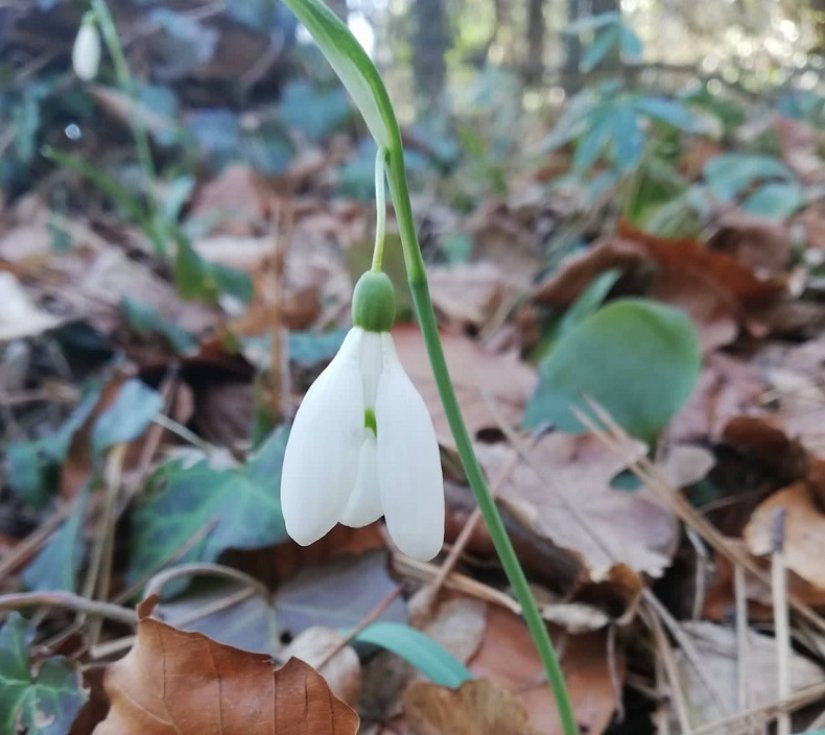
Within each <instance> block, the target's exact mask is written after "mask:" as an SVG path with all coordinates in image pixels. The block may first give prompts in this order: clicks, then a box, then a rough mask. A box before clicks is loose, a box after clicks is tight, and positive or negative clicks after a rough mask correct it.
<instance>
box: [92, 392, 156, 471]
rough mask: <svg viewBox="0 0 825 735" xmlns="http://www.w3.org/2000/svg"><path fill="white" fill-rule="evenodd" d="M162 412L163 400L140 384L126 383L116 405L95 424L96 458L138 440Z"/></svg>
mask: <svg viewBox="0 0 825 735" xmlns="http://www.w3.org/2000/svg"><path fill="white" fill-rule="evenodd" d="M161 409H163V396H161V395H160V393H158V392H157V391H156V390H152V389H151V388H150V387H149V386H147V385H146V384H145V383H142V382H140V381H139V380H127V381H126V382H125V383H124V384H123V385H122V386H121V387H120V390H119V391H118V394H117V398H115V402H114V403H113V404H112V405H111V406H109V408H107V409H106V411H104V412H103V413H102V414H101V415H100V416H99V417H98V419H97V421H96V422H95V426H94V429H93V430H92V449H93V451H94V453H95V454H96V455H99V454H101V453H102V452H104V451H106V450H107V449H109V447H113V446H114V445H115V444H126V443H128V442H130V441H133V440H135V439H137V438H138V437H139V436H140V435H141V434H142V433H143V432H144V431H146V429H147V428H148V426H149V424H150V423H152V419H153V418H155V416H156V415H157V414H158V413H159V412H160V411H161Z"/></svg>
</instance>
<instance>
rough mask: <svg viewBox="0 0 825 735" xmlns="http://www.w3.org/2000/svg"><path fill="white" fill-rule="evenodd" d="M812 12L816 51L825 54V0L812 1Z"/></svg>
mask: <svg viewBox="0 0 825 735" xmlns="http://www.w3.org/2000/svg"><path fill="white" fill-rule="evenodd" d="M811 10H812V11H813V13H812V15H813V21H814V32H815V34H816V43H815V47H814V51H816V52H817V53H820V54H821V53H823V52H825V0H811Z"/></svg>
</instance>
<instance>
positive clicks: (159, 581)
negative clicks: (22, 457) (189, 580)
mask: <svg viewBox="0 0 825 735" xmlns="http://www.w3.org/2000/svg"><path fill="white" fill-rule="evenodd" d="M201 574H206V575H210V576H213V577H225V578H226V579H232V580H234V581H236V582H241V583H242V584H244V585H246V586H247V587H249V588H250V589H252V590H254V591H255V592H256V593H257V594H258V596H259V597H261V599H263V600H264V601H265V602H266V604H267V605H268V606H269V607H272V594H271V593H270V591H269V589H268V588H267V587H266V585H264V584H263V583H262V582H261V581H260V580H258V579H255V577H253V576H251V575H249V574H247V573H246V572H242V571H240V570H239V569H235V568H234V567H227V566H224V565H223V564H208V563H206V562H193V563H191V564H181V565H180V566H177V567H171V568H169V569H164V570H163V571H162V572H159V573H158V574H156V575H155V576H154V577H152V579H150V580H149V582H148V583H147V584H146V592H145V596H146V597H151V596H152V595H160V593H161V591H162V590H163V588H164V587H165V586H166V585H167V584H169V582H172V581H173V580H176V579H181V578H182V577H194V576H197V575H201Z"/></svg>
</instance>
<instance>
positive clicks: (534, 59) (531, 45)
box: [524, 0, 545, 84]
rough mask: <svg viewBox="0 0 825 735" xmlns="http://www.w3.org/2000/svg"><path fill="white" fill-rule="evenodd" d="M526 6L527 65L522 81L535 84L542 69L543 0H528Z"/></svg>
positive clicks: (539, 77) (539, 78)
mask: <svg viewBox="0 0 825 735" xmlns="http://www.w3.org/2000/svg"><path fill="white" fill-rule="evenodd" d="M528 2H529V5H528V7H527V66H526V67H525V70H524V81H525V82H527V83H528V84H535V83H536V82H538V81H540V80H541V76H542V72H543V71H544V36H545V22H544V0H528Z"/></svg>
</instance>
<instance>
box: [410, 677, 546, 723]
mask: <svg viewBox="0 0 825 735" xmlns="http://www.w3.org/2000/svg"><path fill="white" fill-rule="evenodd" d="M404 709H405V712H406V715H407V722H408V723H409V724H410V726H411V727H412V730H413V732H414V733H415V734H416V735H538V730H536V729H535V728H533V727H532V726H531V725H530V723H529V722H528V720H527V713H526V712H525V710H524V707H523V706H522V704H521V703H520V702H519V701H518V699H516V698H515V697H514V696H513V695H512V694H510V693H509V692H507V691H506V690H504V689H502V688H501V687H500V686H497V685H496V684H494V683H493V682H491V681H488V680H487V679H477V680H475V681H468V682H465V683H464V684H462V685H461V687H460V688H459V689H457V690H451V689H447V688H446V687H440V686H436V685H435V684H430V683H428V682H419V683H417V684H413V685H412V686H411V687H410V688H409V689H407V691H406V693H405V694H404Z"/></svg>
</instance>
